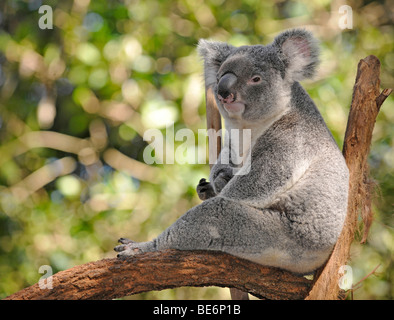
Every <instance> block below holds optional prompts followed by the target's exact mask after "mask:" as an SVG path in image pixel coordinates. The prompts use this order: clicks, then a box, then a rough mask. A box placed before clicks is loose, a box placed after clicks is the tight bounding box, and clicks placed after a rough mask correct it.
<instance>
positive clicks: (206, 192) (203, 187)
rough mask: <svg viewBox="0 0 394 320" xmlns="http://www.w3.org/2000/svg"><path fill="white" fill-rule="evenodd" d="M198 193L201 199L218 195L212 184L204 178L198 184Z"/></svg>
mask: <svg viewBox="0 0 394 320" xmlns="http://www.w3.org/2000/svg"><path fill="white" fill-rule="evenodd" d="M197 194H198V197H199V198H200V199H201V200H207V199H209V198H213V197H214V196H216V193H215V190H214V189H213V186H212V184H211V183H210V182H208V181H207V180H205V179H204V178H203V179H201V180H200V182H199V183H198V185H197Z"/></svg>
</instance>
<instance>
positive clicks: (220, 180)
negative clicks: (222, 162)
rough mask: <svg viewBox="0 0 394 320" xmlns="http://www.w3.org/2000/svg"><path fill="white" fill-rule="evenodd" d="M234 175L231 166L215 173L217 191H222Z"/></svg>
mask: <svg viewBox="0 0 394 320" xmlns="http://www.w3.org/2000/svg"><path fill="white" fill-rule="evenodd" d="M232 177H233V171H232V169H231V168H223V169H221V170H220V171H218V172H217V173H216V174H215V175H214V182H213V183H214V184H215V189H216V191H217V192H220V191H222V189H223V188H224V187H225V186H226V185H227V183H228V182H229V181H230V180H231V178H232Z"/></svg>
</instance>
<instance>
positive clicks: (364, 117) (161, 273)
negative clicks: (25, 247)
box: [7, 56, 392, 300]
mask: <svg viewBox="0 0 394 320" xmlns="http://www.w3.org/2000/svg"><path fill="white" fill-rule="evenodd" d="M379 73H380V62H379V60H378V59H377V58H376V57H375V56H368V57H366V58H365V59H362V60H361V61H360V62H359V64H358V70H357V76H356V83H355V86H354V92H353V99H352V104H351V108H350V113H349V118H348V124H347V129H346V135H345V140H344V146H343V155H344V157H345V159H346V163H347V165H348V167H349V171H350V183H349V185H350V188H349V201H348V214H347V218H346V221H345V225H344V228H343V230H342V233H341V235H340V237H339V240H338V242H337V244H336V246H335V248H334V250H333V252H332V254H331V256H330V258H329V260H328V261H327V263H326V265H325V266H323V267H322V268H320V269H319V270H318V271H317V273H316V274H315V278H314V281H313V287H312V281H310V280H307V279H305V278H304V277H301V276H296V275H294V274H291V273H289V272H286V271H283V270H279V269H276V268H269V267H264V266H261V265H258V264H255V263H252V262H250V261H246V260H242V259H238V258H236V257H233V256H231V255H228V254H225V253H221V252H211V251H176V250H167V251H159V252H149V253H144V254H141V255H137V256H134V257H131V258H130V259H128V260H126V261H120V260H118V259H104V260H99V261H96V262H90V263H87V264H84V265H80V266H76V267H74V268H71V269H68V270H65V271H61V272H58V273H56V274H55V275H53V278H52V281H53V282H52V283H53V289H40V288H39V285H38V284H35V285H33V286H31V287H28V288H25V289H23V290H21V291H19V292H17V293H15V294H13V295H11V296H9V297H8V298H7V299H113V298H118V297H123V296H127V295H131V294H136V293H141V292H146V291H151V290H162V289H168V288H176V287H181V286H197V287H199V286H219V287H229V288H235V289H236V290H238V292H249V293H251V294H253V295H255V296H257V297H260V298H266V299H304V298H305V297H306V298H307V299H309V300H315V299H337V298H338V294H339V287H338V280H339V278H340V276H341V275H340V274H339V273H338V271H339V268H340V267H341V266H342V265H345V264H346V263H347V260H348V258H349V250H350V246H351V243H352V241H353V240H354V234H355V232H356V230H357V221H358V216H359V214H360V212H361V216H362V217H363V220H364V221H365V226H366V227H365V228H364V232H365V233H367V232H368V227H369V225H370V223H371V221H372V219H371V214H372V210H371V200H370V199H371V186H372V185H373V184H372V183H371V181H370V179H369V171H368V165H367V157H368V153H369V148H370V143H371V138H372V131H373V127H374V124H375V121H376V117H377V115H378V112H379V109H380V106H381V104H382V103H383V102H384V100H385V99H386V98H387V97H388V96H389V95H390V93H391V92H392V90H391V89H385V90H384V91H383V92H382V93H381V94H380V93H379V92H380V91H379V83H380V80H379ZM218 123H220V122H218V120H217V118H216V125H218ZM365 238H366V235H364V237H363V239H365ZM311 287H312V289H311ZM310 289H311V290H310Z"/></svg>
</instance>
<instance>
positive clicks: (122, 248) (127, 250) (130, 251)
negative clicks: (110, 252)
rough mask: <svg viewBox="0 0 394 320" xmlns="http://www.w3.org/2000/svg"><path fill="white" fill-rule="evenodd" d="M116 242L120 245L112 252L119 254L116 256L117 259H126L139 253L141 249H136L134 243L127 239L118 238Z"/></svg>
mask: <svg viewBox="0 0 394 320" xmlns="http://www.w3.org/2000/svg"><path fill="white" fill-rule="evenodd" d="M118 242H119V243H121V244H120V245H118V246H116V247H115V248H114V250H115V251H116V252H119V253H118V255H117V257H118V258H119V259H126V258H127V257H130V256H134V255H136V254H138V253H140V252H141V249H140V248H138V246H137V243H136V242H135V241H132V240H130V239H127V238H120V239H119V240H118Z"/></svg>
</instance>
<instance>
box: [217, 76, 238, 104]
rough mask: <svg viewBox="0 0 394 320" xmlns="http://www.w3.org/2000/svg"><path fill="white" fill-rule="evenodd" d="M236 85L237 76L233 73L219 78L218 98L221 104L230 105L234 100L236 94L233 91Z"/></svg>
mask: <svg viewBox="0 0 394 320" xmlns="http://www.w3.org/2000/svg"><path fill="white" fill-rule="evenodd" d="M236 83H237V76H236V75H235V74H233V73H226V74H225V75H224V76H223V77H221V78H220V80H219V83H218V98H219V100H220V101H221V102H222V103H232V102H234V101H235V99H236V92H235V90H233V87H234V85H235V84H236Z"/></svg>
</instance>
